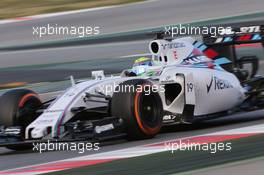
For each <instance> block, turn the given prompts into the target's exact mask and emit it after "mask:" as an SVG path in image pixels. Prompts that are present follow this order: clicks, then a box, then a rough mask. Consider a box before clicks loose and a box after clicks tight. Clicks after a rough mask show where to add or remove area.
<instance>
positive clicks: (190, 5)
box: [0, 0, 264, 170]
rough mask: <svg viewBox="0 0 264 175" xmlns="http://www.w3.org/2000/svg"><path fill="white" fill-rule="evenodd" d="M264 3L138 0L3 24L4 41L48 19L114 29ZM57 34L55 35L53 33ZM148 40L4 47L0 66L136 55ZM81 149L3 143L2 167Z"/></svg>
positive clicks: (237, 121) (236, 120) (189, 129)
mask: <svg viewBox="0 0 264 175" xmlns="http://www.w3.org/2000/svg"><path fill="white" fill-rule="evenodd" d="M263 5H264V2H263V0H253V1H248V0H234V1H229V0H223V1H218V0H199V1H197V0H187V1H182V0H162V1H153V2H147V3H139V4H135V5H126V6H123V7H115V8H111V9H105V10H102V11H101V10H100V11H93V12H87V13H79V14H74V15H67V16H58V17H53V18H45V19H38V20H32V21H25V22H18V23H12V24H5V25H0V43H1V45H2V43H5V44H17V43H24V42H31V41H35V40H36V41H39V38H37V37H33V36H32V26H41V25H45V24H47V23H57V24H59V25H91V24H93V25H99V26H101V25H102V32H101V33H112V32H118V31H127V30H133V29H138V28H139V27H140V28H145V27H154V26H159V25H164V24H171V23H180V22H189V21H194V20H200V19H207V18H213V17H221V16H227V15H235V14H239V13H245V12H255V11H258V10H263ZM183 14H184V15H183ZM142 16H144V18H142ZM146 21H147V22H146ZM55 38H57V37H56V36H55ZM48 39H51V38H44V40H48ZM52 39H54V37H52ZM147 42H148V41H140V42H134V43H116V44H114V45H112V44H105V45H100V47H98V46H81V47H69V48H59V49H46V50H29V51H14V52H1V53H0V61H1V65H0V67H12V66H17V65H28V64H29V63H31V64H36V65H37V64H49V63H58V62H67V61H68V62H71V61H80V60H87V59H97V58H117V57H120V56H125V55H133V54H135V53H146V51H147V47H148V45H147ZM262 68H263V67H262ZM8 75H9V74H6V76H8ZM31 75H32V74H31ZM31 75H29V76H31ZM43 76H45V75H43ZM262 114H263V111H262V112H260V113H254V114H250V115H248V116H243V115H239V116H234V117H230V118H227V117H226V118H222V119H217V120H214V121H210V122H206V123H204V124H198V125H195V126H179V127H176V129H172V130H170V131H169V132H166V133H163V134H160V135H158V136H157V137H156V138H155V139H152V140H143V141H136V142H126V140H118V141H113V143H107V145H106V146H103V147H102V149H101V151H102V152H103V151H110V150H116V149H120V148H127V147H132V146H136V145H141V144H147V143H152V142H156V141H162V140H168V139H175V138H181V137H185V136H193V135H197V134H204V133H211V132H214V131H221V130H226V129H230V128H238V127H242V126H251V125H255V124H259V123H264V117H263V115H262ZM251 120H252V121H251ZM255 120H257V121H255ZM94 153H95V152H88V153H85V154H94ZM85 154H82V155H85ZM82 155H80V154H79V153H77V152H69V151H67V152H59V151H56V152H46V153H42V154H39V153H37V152H32V151H25V152H14V151H10V150H7V149H5V148H0V162H1V163H0V170H5V169H10V168H17V167H21V166H28V165H32V164H38V163H45V162H49V161H55V160H61V159H66V158H71V157H76V156H82ZM2 162H4V163H2Z"/></svg>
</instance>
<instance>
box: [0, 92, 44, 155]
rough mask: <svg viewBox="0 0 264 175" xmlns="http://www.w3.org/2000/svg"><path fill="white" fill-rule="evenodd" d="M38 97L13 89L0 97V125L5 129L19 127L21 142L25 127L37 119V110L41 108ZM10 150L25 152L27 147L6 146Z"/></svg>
mask: <svg viewBox="0 0 264 175" xmlns="http://www.w3.org/2000/svg"><path fill="white" fill-rule="evenodd" d="M41 104H42V103H41V101H40V99H39V97H38V95H37V94H36V93H35V92H33V91H31V90H28V89H15V90H10V91H8V92H6V93H4V94H3V95H2V96H1V97H0V125H4V126H6V127H10V126H20V127H21V128H22V131H21V132H22V138H21V139H22V140H23V139H24V134H25V129H26V127H27V126H28V125H29V124H30V123H31V122H33V121H34V120H35V119H36V118H37V116H38V115H37V113H36V111H37V109H38V108H39V107H40V106H41ZM7 148H9V149H12V150H25V149H30V148H31V147H29V146H27V145H21V146H19V145H12V146H7Z"/></svg>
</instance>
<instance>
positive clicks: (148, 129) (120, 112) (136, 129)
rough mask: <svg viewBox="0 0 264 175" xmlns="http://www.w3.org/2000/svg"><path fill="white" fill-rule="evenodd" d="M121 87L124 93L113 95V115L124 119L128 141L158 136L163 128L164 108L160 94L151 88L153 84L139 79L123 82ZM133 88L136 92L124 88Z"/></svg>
mask: <svg viewBox="0 0 264 175" xmlns="http://www.w3.org/2000/svg"><path fill="white" fill-rule="evenodd" d="M119 86H120V87H123V88H120V89H123V91H122V92H115V93H114V94H113V98H112V101H111V113H112V116H115V117H119V118H121V119H123V121H124V125H125V131H126V133H127V136H128V139H130V140H131V139H132V140H135V139H145V138H151V137H153V136H155V135H156V134H158V133H159V131H160V129H161V126H162V117H163V107H162V101H161V98H160V96H159V94H158V92H154V91H153V89H152V88H151V87H152V84H151V83H150V82H149V81H147V80H140V79H137V80H129V81H126V82H123V83H121V84H120V85H119ZM132 86H134V88H131V89H133V90H134V92H131V89H130V91H129V90H128V89H127V88H124V87H132ZM140 87H141V89H137V88H140ZM144 87H147V88H144ZM125 89H126V90H125ZM136 89H137V90H136ZM143 89H147V91H145V90H143Z"/></svg>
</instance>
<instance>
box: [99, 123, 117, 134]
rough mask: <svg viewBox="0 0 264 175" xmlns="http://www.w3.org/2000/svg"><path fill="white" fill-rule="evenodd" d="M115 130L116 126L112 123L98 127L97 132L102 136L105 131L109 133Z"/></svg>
mask: <svg viewBox="0 0 264 175" xmlns="http://www.w3.org/2000/svg"><path fill="white" fill-rule="evenodd" d="M112 129H114V125H113V124H112V123H111V124H107V125H102V126H96V127H95V132H96V133H98V134H100V133H102V132H104V131H109V130H112Z"/></svg>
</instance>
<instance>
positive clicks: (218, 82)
mask: <svg viewBox="0 0 264 175" xmlns="http://www.w3.org/2000/svg"><path fill="white" fill-rule="evenodd" d="M206 87H207V93H209V92H210V91H211V90H215V91H216V90H223V89H229V88H233V86H232V85H231V83H229V82H228V81H227V80H224V79H220V78H217V77H216V76H213V77H212V78H211V81H210V83H209V84H207V85H206Z"/></svg>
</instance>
